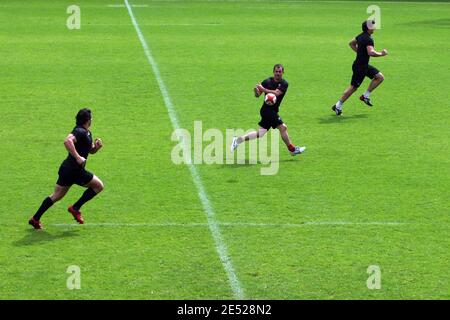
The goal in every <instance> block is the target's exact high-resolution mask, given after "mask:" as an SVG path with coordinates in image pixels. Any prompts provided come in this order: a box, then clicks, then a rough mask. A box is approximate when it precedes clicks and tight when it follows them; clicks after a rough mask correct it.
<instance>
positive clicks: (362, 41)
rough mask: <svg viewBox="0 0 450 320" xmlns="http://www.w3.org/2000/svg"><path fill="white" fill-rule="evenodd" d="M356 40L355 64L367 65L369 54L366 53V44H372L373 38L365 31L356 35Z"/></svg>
mask: <svg viewBox="0 0 450 320" xmlns="http://www.w3.org/2000/svg"><path fill="white" fill-rule="evenodd" d="M356 41H357V43H358V51H357V52H356V60H355V64H358V65H364V66H365V65H368V64H369V58H370V56H369V54H368V53H367V46H373V45H374V44H373V39H372V37H371V36H370V34H368V33H367V32H363V33H361V34H359V35H358V36H356Z"/></svg>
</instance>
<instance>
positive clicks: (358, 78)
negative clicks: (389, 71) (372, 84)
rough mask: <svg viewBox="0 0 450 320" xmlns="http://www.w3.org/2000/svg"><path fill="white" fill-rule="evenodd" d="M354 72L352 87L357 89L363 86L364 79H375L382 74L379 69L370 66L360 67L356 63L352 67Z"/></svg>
mask: <svg viewBox="0 0 450 320" xmlns="http://www.w3.org/2000/svg"><path fill="white" fill-rule="evenodd" d="M352 70H353V76H352V82H351V85H352V86H354V87H355V88H358V87H359V86H360V85H361V83H362V82H363V81H364V77H368V78H369V79H373V78H374V77H375V75H376V74H377V73H379V72H380V71H378V69H377V68H375V67H373V66H371V65H370V64H368V65H358V64H355V63H354V64H353V66H352Z"/></svg>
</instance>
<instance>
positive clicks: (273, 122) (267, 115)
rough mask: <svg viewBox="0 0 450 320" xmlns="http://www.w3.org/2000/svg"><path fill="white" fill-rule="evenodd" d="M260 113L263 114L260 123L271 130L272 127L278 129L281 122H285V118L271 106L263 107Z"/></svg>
mask: <svg viewBox="0 0 450 320" xmlns="http://www.w3.org/2000/svg"><path fill="white" fill-rule="evenodd" d="M259 113H260V114H261V121H260V122H259V123H258V124H259V125H260V127H262V128H264V129H266V130H270V128H271V127H272V128H274V129H276V128H277V127H278V126H279V125H280V124H283V120H282V119H281V118H280V116H279V115H278V113H277V112H275V110H273V109H271V108H267V107H262V108H261V110H260V111H259Z"/></svg>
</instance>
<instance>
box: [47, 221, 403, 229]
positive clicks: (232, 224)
mask: <svg viewBox="0 0 450 320" xmlns="http://www.w3.org/2000/svg"><path fill="white" fill-rule="evenodd" d="M216 224H217V225H219V226H224V227H256V228H258V227H260V228H302V227H306V226H324V225H325V226H401V225H408V224H409V223H403V222H382V221H378V222H377V221H375V222H350V221H311V222H304V223H256V222H216ZM50 226H53V227H63V228H65V227H118V228H121V227H129V228H134V227H136V228H157V227H177V228H195V227H202V228H204V227H208V226H209V225H208V223H170V222H167V223H110V222H104V223H86V224H84V225H80V224H75V223H73V224H68V223H56V224H51V225H50Z"/></svg>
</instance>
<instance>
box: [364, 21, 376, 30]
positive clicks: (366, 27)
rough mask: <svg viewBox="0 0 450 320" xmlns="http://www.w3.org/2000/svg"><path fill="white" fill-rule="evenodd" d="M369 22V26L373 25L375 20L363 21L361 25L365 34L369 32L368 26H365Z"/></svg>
mask: <svg viewBox="0 0 450 320" xmlns="http://www.w3.org/2000/svg"><path fill="white" fill-rule="evenodd" d="M369 22H370V24H371V25H374V24H375V20H367V21H364V22H363V23H362V25H361V28H362V31H364V32H367V31H368V30H369V26H368V25H367V24H368V23H369Z"/></svg>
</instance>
